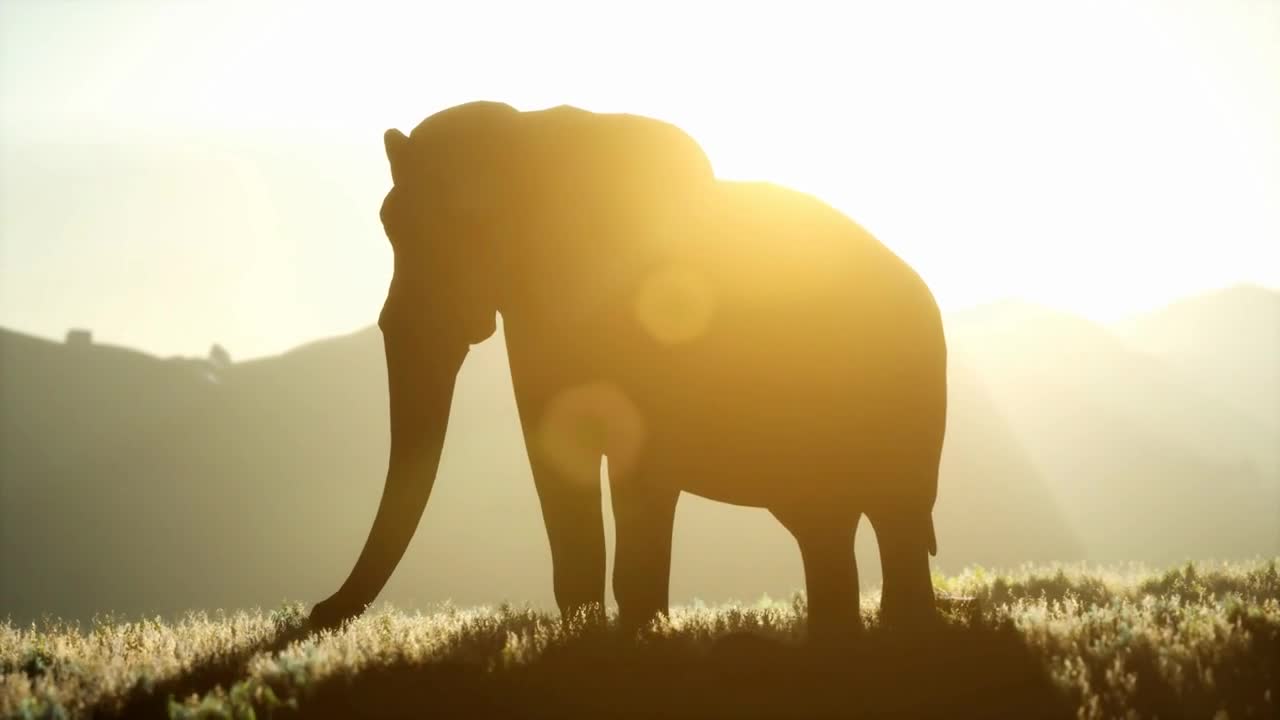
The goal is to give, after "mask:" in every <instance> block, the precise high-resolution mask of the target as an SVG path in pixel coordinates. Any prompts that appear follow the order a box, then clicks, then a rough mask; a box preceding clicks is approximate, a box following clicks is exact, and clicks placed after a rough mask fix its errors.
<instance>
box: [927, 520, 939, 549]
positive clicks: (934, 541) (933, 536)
mask: <svg viewBox="0 0 1280 720" xmlns="http://www.w3.org/2000/svg"><path fill="white" fill-rule="evenodd" d="M937 554H938V534H937V533H936V532H934V530H933V513H929V555H930V556H937Z"/></svg>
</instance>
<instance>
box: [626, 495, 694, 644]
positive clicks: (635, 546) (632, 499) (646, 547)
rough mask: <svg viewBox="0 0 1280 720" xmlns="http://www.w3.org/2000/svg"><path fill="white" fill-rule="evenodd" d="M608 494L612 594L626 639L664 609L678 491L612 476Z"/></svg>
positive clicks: (668, 599) (669, 578)
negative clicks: (611, 521)
mask: <svg viewBox="0 0 1280 720" xmlns="http://www.w3.org/2000/svg"><path fill="white" fill-rule="evenodd" d="M609 491H610V494H611V495H612V498H613V519H614V526H615V553H616V555H615V558H614V567H613V595H614V598H615V599H617V601H618V625H619V627H620V629H621V630H622V632H623V633H626V634H627V635H631V634H633V633H635V632H636V631H637V630H640V629H641V628H643V627H645V626H646V625H648V624H649V623H650V622H652V621H653V619H654V618H656V617H658V616H659V615H666V613H667V611H668V610H669V603H670V586H671V535H672V532H673V529H674V524H675V515H676V504H677V502H678V501H679V499H680V491H679V490H675V489H671V488H665V487H652V486H650V485H647V484H645V483H644V482H643V481H642V480H641V479H638V478H627V477H622V478H617V477H613V476H612V475H611V476H610V479H609Z"/></svg>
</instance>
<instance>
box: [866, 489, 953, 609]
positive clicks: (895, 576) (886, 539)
mask: <svg viewBox="0 0 1280 720" xmlns="http://www.w3.org/2000/svg"><path fill="white" fill-rule="evenodd" d="M930 515H931V513H929V512H928V511H910V510H903V509H893V510H883V511H875V512H869V513H868V514H867V519H869V520H870V521H871V526H872V527H873V528H874V529H875V533H876V544H878V545H879V546H880V567H881V571H882V573H883V576H884V591H883V593H882V594H881V597H880V619H881V621H882V622H883V623H884V624H885V625H887V626H890V627H894V628H898V629H926V628H927V627H929V626H930V625H932V624H933V623H934V622H935V621H936V620H937V619H938V616H937V608H936V601H935V598H934V593H933V578H932V576H931V573H930V571H929V554H930V552H931V550H932V547H933V519H932V517H931V516H930Z"/></svg>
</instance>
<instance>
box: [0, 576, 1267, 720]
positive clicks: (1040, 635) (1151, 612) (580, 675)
mask: <svg viewBox="0 0 1280 720" xmlns="http://www.w3.org/2000/svg"><path fill="white" fill-rule="evenodd" d="M1276 566H1277V560H1276V559H1271V560H1259V561H1253V562H1248V563H1233V564H1217V565H1208V564H1200V565H1186V566H1183V567H1180V568H1176V569H1170V570H1167V571H1163V572H1152V571H1146V570H1143V569H1141V568H1127V569H1086V568H1082V567H1056V566H1055V567H1024V568H1022V569H1020V570H1018V571H1016V572H1013V573H1006V574H995V573H991V572H989V571H986V570H984V569H981V568H972V569H969V570H967V571H965V572H964V573H962V574H961V575H959V576H954V577H941V576H939V577H936V578H935V585H936V586H937V588H938V590H939V592H940V593H942V594H946V595H947V596H950V597H964V598H966V600H964V601H962V602H948V603H947V608H946V610H945V614H946V623H945V624H944V625H943V627H941V628H940V629H938V630H936V631H930V632H928V633H915V634H910V633H902V632H894V631H891V630H889V629H886V628H883V627H880V626H879V624H878V622H877V617H876V612H875V606H876V604H877V603H878V598H876V597H874V596H873V597H867V598H865V599H864V608H863V612H864V617H865V619H866V624H867V628H866V631H865V632H864V633H863V634H862V635H861V637H860V638H858V640H857V642H856V643H855V644H853V645H851V646H849V647H845V648H840V649H825V650H819V649H816V648H815V647H813V646H811V645H810V644H808V643H806V642H804V639H805V638H804V628H803V625H804V623H803V621H802V620H803V617H804V600H803V597H802V596H796V597H795V598H793V599H792V600H790V601H787V602H778V601H772V600H769V599H767V598H766V599H764V600H762V601H760V602H758V603H756V604H755V605H751V606H743V605H726V606H719V607H706V606H703V605H694V606H687V607H681V608H677V609H675V610H674V611H673V612H672V614H671V617H670V618H668V619H665V620H663V621H661V622H659V623H658V624H656V625H655V626H654V627H653V628H652V629H650V630H649V631H646V632H645V633H642V634H641V636H640V637H639V638H636V639H632V640H630V641H627V640H624V639H623V638H620V637H618V636H617V634H616V632H614V629H613V627H612V626H611V625H601V624H593V623H588V622H584V621H578V620H570V621H567V622H561V621H560V620H559V619H558V618H557V617H556V616H554V615H553V614H547V613H543V612H539V611H535V610H531V609H520V608H512V607H509V606H505V605H504V606H502V607H499V608H476V609H458V608H452V607H448V606H446V607H443V608H440V609H438V610H436V611H433V612H431V613H427V614H423V613H417V612H415V613H406V612H402V611H399V610H396V609H394V608H389V607H381V608H379V609H375V610H374V611H371V612H370V613H367V614H366V615H365V616H363V617H361V618H359V619H357V620H356V621H354V622H352V623H350V624H348V625H346V626H344V627H343V628H342V629H341V630H339V631H336V632H324V633H318V634H313V633H309V632H308V631H307V629H306V627H305V609H304V608H303V607H302V606H300V605H287V606H284V607H281V608H279V609H277V610H275V611H271V612H237V613H233V614H218V615H216V616H212V617H211V616H208V615H205V614H191V615H189V616H187V617H186V618H184V619H182V620H181V621H179V622H176V623H165V622H161V621H157V620H142V621H136V622H134V621H118V620H113V619H111V618H99V619H96V620H95V621H94V622H93V623H92V625H91V627H89V628H87V629H86V628H81V627H78V626H76V625H73V624H66V623H61V622H57V621H46V622H44V623H41V624H39V625H37V626H32V627H26V628H20V627H16V626H14V625H13V624H11V623H5V624H4V625H0V716H3V717H19V718H74V717H95V718H113V717H128V718H132V717H171V718H238V719H239V718H264V717H274V718H288V717H342V718H358V717H368V718H388V717H420V716H428V715H430V716H436V717H456V716H465V717H490V716H494V717H547V718H564V717H602V716H609V717H614V716H627V717H630V716H634V717H655V716H661V717H697V718H707V717H806V716H808V717H844V716H885V715H893V716H907V717H1064V718H1067V717H1075V718H1111V717H1161V718H1177V717H1199V718H1237V717H1241V718H1243V717H1258V718H1271V717H1277V716H1280V575H1278V574H1277V569H1276Z"/></svg>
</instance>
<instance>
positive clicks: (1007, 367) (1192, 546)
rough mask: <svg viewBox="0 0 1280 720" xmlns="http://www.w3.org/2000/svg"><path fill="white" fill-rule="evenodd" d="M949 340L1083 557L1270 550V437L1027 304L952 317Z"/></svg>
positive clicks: (1215, 396) (1143, 356) (1274, 534)
mask: <svg viewBox="0 0 1280 720" xmlns="http://www.w3.org/2000/svg"><path fill="white" fill-rule="evenodd" d="M947 332H948V344H949V347H950V348H951V352H952V358H953V359H955V360H957V361H963V362H967V363H968V364H970V365H971V366H973V367H975V368H977V369H978V370H979V372H980V374H981V376H982V378H983V380H984V382H985V383H986V385H987V387H988V389H989V390H990V391H991V395H992V397H993V399H994V402H995V404H996V405H997V406H999V407H1000V408H1002V409H1003V410H1004V411H1005V412H1006V413H1007V416H1008V418H1009V420H1010V422H1011V425H1012V427H1013V428H1014V432H1015V434H1016V435H1017V436H1018V437H1019V438H1020V439H1021V441H1022V442H1023V443H1024V445H1025V446H1026V447H1027V448H1028V450H1029V452H1030V454H1031V456H1032V458H1033V460H1034V462H1035V463H1036V466H1037V467H1038V468H1039V469H1040V471H1041V472H1043V473H1044V476H1045V478H1046V479H1047V481H1048V483H1049V486H1050V487H1051V489H1052V491H1053V493H1054V496H1055V498H1056V499H1057V501H1058V503H1059V504H1060V506H1061V507H1062V509H1063V511H1064V512H1065V513H1066V515H1067V517H1068V518H1069V519H1070V522H1071V526H1072V528H1073V529H1074V531H1075V532H1076V533H1077V534H1078V535H1079V536H1080V537H1081V538H1082V539H1083V541H1084V542H1085V544H1086V547H1087V549H1088V556H1089V557H1090V558H1094V559H1099V560H1125V559H1144V560H1150V561H1156V562H1170V561H1178V560H1181V559H1183V558H1187V557H1197V556H1205V555H1210V556H1212V555H1217V556H1239V555H1242V554H1243V555H1248V554H1253V553H1270V552H1275V551H1276V550H1277V549H1280V522H1278V521H1277V518H1280V477H1278V474H1277V472H1276V466H1275V462H1274V453H1275V439H1276V438H1275V435H1274V433H1273V432H1272V431H1271V430H1270V429H1269V428H1268V427H1266V425H1265V424H1264V423H1262V422H1259V421H1258V420H1257V419H1256V418H1255V417H1254V416H1252V415H1250V414H1247V413H1246V412H1244V411H1243V410H1242V409H1240V408H1238V407H1237V406H1235V405H1233V404H1231V403H1229V402H1227V401H1226V400H1224V399H1223V398H1222V397H1221V396H1220V395H1219V393H1217V392H1216V389H1215V388H1214V387H1212V386H1208V387H1206V386H1205V385H1204V384H1201V383H1198V382H1196V381H1195V379H1194V378H1193V377H1190V376H1189V375H1188V374H1186V373H1183V372H1180V371H1179V370H1178V369H1177V368H1175V367H1174V366H1172V365H1171V364H1169V363H1168V362H1166V361H1165V360H1164V359H1163V358H1161V357H1157V356H1155V355H1152V354H1150V353H1147V352H1143V351H1142V350H1139V349H1136V348H1135V347H1133V346H1131V345H1130V344H1129V343H1127V342H1126V341H1125V340H1123V339H1122V338H1121V337H1120V336H1119V335H1118V334H1115V333H1113V332H1110V331H1108V330H1107V329H1106V328H1103V327H1101V326H1099V325H1096V324H1094V323H1091V322H1089V321H1087V320H1084V319H1082V318H1078V317H1074V316H1071V315H1068V314H1064V313H1059V312H1055V311H1052V310H1049V309H1047V308H1042V307H1038V306H1035V305H1032V304H1027V303H1020V302H1003V303H995V304H992V305H988V306H984V307H981V308H976V309H974V310H970V311H966V312H964V313H957V314H955V315H953V316H952V317H950V318H949V322H948V325H947ZM1187 332H1188V333H1189V334H1193V333H1194V332H1195V330H1194V329H1192V328H1188V330H1187ZM1278 358H1280V356H1277V355H1272V358H1271V359H1272V361H1273V362H1275V361H1276V360H1277V359H1278Z"/></svg>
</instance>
